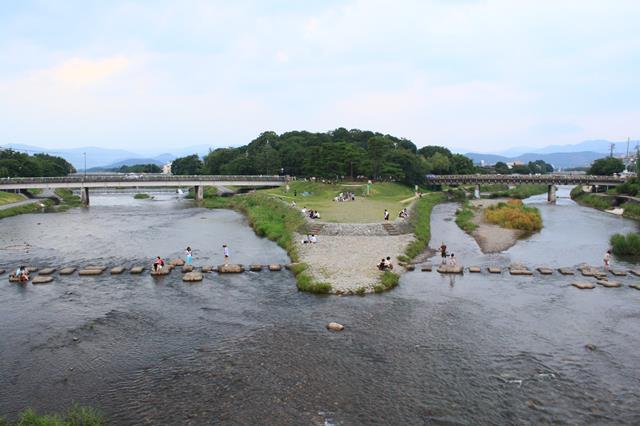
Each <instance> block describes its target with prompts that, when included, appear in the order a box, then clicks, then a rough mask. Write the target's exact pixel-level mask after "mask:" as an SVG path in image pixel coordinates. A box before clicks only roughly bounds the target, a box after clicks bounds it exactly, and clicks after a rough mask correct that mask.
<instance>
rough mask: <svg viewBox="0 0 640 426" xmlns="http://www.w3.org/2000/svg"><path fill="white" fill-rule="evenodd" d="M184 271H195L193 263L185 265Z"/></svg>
mask: <svg viewBox="0 0 640 426" xmlns="http://www.w3.org/2000/svg"><path fill="white" fill-rule="evenodd" d="M182 272H193V266H192V265H184V266H183V267H182Z"/></svg>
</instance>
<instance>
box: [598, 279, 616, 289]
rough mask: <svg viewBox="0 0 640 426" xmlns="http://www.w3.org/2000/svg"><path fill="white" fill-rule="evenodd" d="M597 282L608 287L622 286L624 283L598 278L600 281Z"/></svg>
mask: <svg viewBox="0 0 640 426" xmlns="http://www.w3.org/2000/svg"><path fill="white" fill-rule="evenodd" d="M596 283H597V284H598V285H601V286H603V287H608V288H616V287H620V286H621V285H622V283H620V281H609V280H598V281H596Z"/></svg>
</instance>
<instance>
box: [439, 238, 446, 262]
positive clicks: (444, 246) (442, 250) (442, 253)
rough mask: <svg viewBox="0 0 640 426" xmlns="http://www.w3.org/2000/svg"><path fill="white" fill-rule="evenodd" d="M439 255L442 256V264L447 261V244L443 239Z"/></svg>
mask: <svg viewBox="0 0 640 426" xmlns="http://www.w3.org/2000/svg"><path fill="white" fill-rule="evenodd" d="M440 257H441V258H442V264H443V265H444V264H445V263H446V261H447V245H446V244H445V243H444V241H443V242H442V244H441V245H440Z"/></svg>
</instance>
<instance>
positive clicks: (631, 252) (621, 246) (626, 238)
mask: <svg viewBox="0 0 640 426" xmlns="http://www.w3.org/2000/svg"><path fill="white" fill-rule="evenodd" d="M611 247H612V248H613V254H615V255H616V256H640V234H638V233H637V232H631V233H629V234H627V235H622V234H615V235H612V236H611Z"/></svg>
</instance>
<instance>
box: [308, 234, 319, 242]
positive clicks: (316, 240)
mask: <svg viewBox="0 0 640 426" xmlns="http://www.w3.org/2000/svg"><path fill="white" fill-rule="evenodd" d="M309 241H310V242H312V243H314V244H315V243H317V242H318V237H316V236H315V234H311V237H309Z"/></svg>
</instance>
